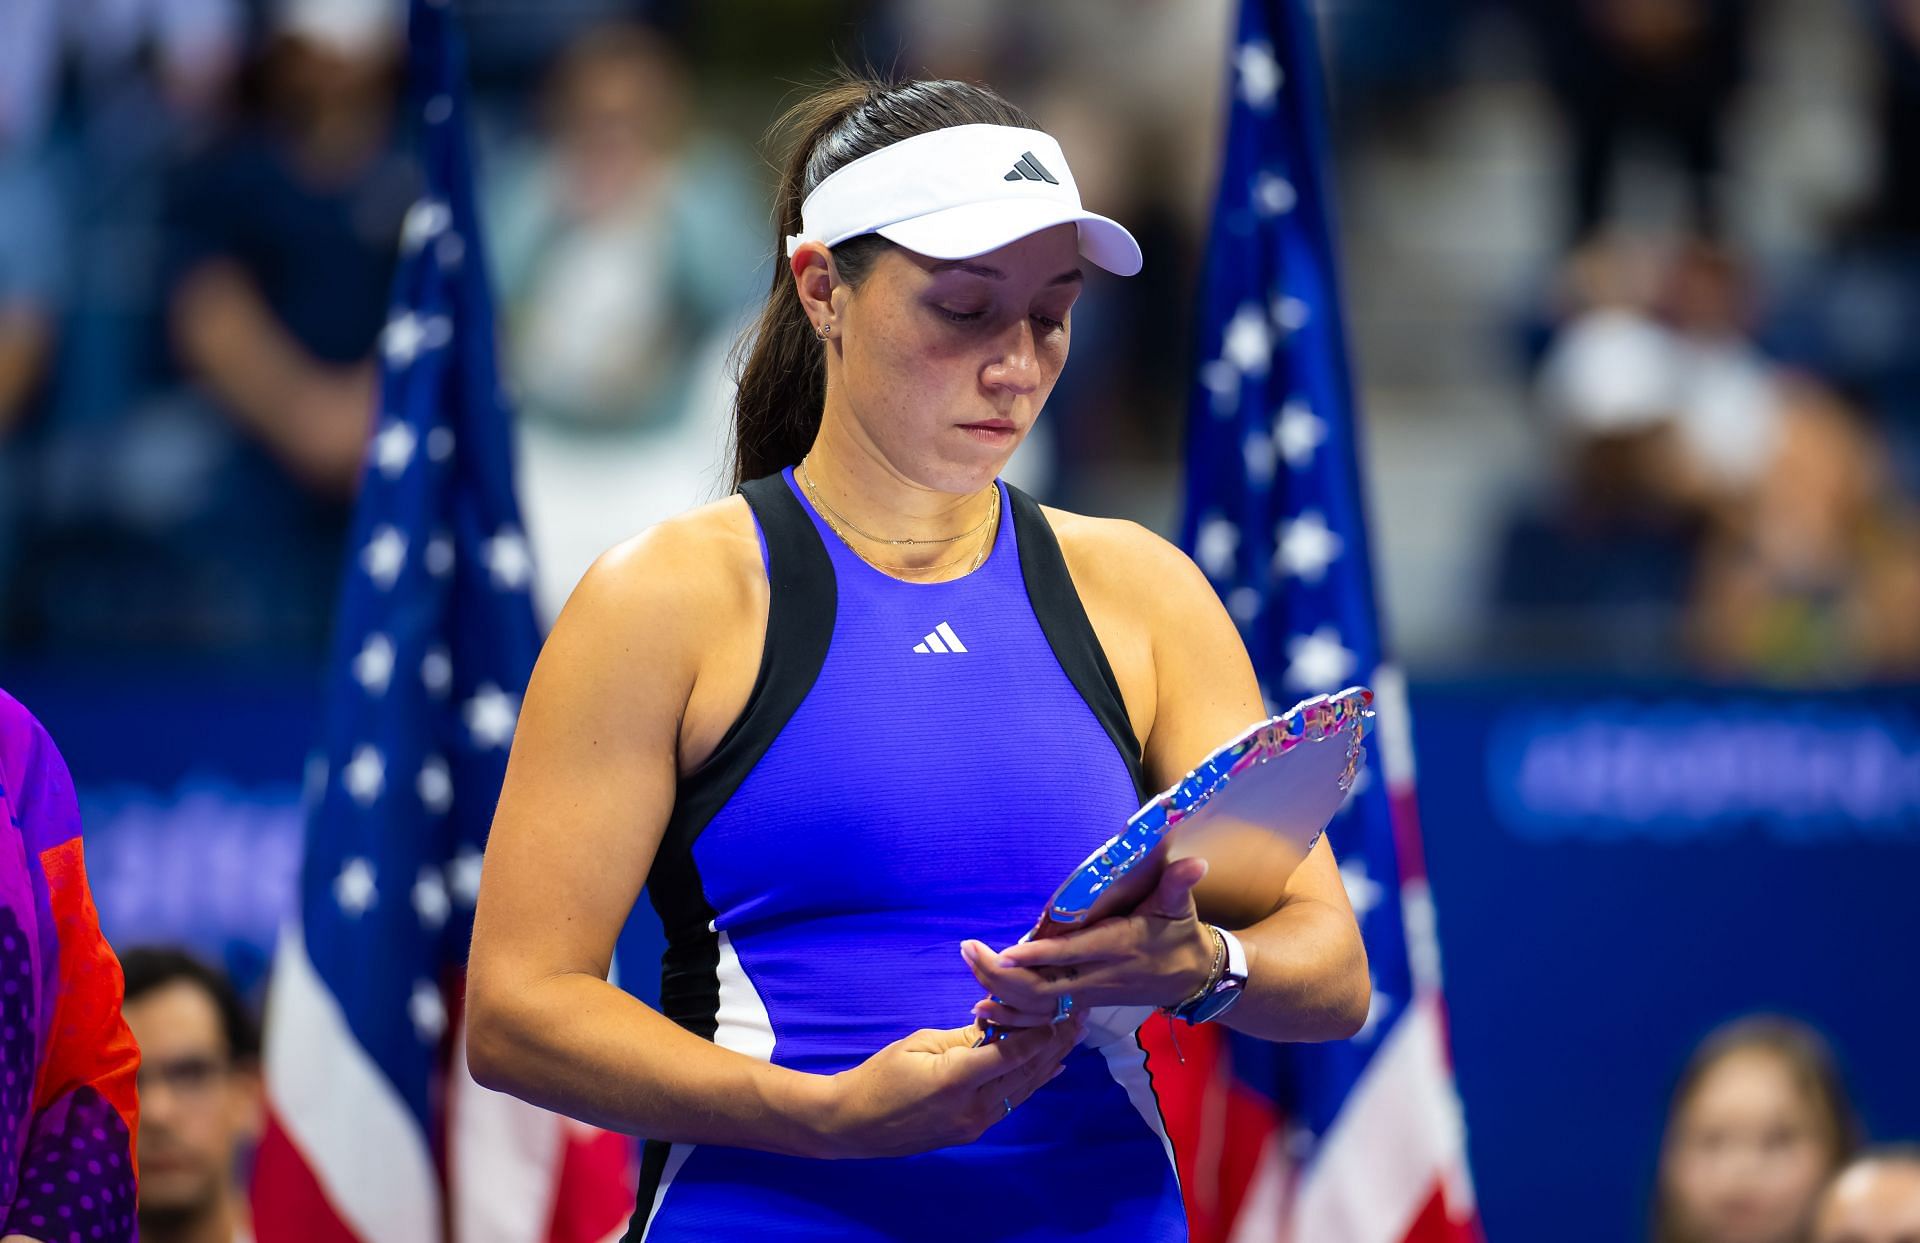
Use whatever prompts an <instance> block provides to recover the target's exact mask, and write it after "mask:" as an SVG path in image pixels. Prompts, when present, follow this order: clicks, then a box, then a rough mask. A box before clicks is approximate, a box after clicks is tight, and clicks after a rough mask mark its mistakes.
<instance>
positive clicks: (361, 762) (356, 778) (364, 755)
mask: <svg viewBox="0 0 1920 1243" xmlns="http://www.w3.org/2000/svg"><path fill="white" fill-rule="evenodd" d="M340 779H341V781H343V782H344V783H345V784H346V787H347V793H349V794H351V795H353V801H354V802H356V803H358V804H360V805H361V806H362V807H371V806H373V801H374V800H375V799H377V798H379V797H380V791H381V790H383V789H385V788H386V784H387V761H386V760H385V759H384V758H383V757H382V756H381V754H380V749H379V748H378V747H375V746H373V745H372V744H370V743H362V744H360V745H359V746H358V747H356V748H354V752H353V759H351V760H349V761H348V762H347V766H346V768H344V769H342V770H341V772H340Z"/></svg>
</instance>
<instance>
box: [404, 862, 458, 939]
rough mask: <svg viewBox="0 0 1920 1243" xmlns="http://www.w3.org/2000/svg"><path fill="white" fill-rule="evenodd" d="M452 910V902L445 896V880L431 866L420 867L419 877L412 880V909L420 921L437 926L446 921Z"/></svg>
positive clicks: (430, 926)
mask: <svg viewBox="0 0 1920 1243" xmlns="http://www.w3.org/2000/svg"><path fill="white" fill-rule="evenodd" d="M452 910H453V903H452V901H450V900H449V899H448V897H447V882H446V881H445V880H444V879H442V877H441V875H440V873H439V872H437V871H435V870H434V869H433V868H430V867H429V868H421V869H420V877H419V879H418V880H416V881H414V882H413V911H414V914H416V915H418V916H419V917H420V922H421V923H423V924H425V925H426V926H427V927H429V928H438V927H439V926H440V925H441V924H444V923H446V922H447V915H448V913H449V912H451V911H452Z"/></svg>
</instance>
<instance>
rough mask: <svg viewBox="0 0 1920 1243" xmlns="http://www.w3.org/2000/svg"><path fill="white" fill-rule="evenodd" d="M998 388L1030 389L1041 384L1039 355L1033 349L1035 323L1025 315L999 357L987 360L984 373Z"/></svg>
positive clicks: (1029, 391)
mask: <svg viewBox="0 0 1920 1243" xmlns="http://www.w3.org/2000/svg"><path fill="white" fill-rule="evenodd" d="M983 378H984V379H985V380H986V382H987V383H988V384H989V385H990V386H992V387H995V388H1004V389H1006V390H1008V391H1010V392H1014V393H1031V392H1033V391H1034V390H1035V389H1036V388H1038V387H1039V386H1040V359H1039V356H1038V354H1037V352H1036V351H1035V349H1034V340H1033V325H1032V324H1031V323H1030V322H1028V321H1027V320H1025V319H1022V320H1021V321H1020V322H1019V324H1018V325H1017V326H1016V327H1015V328H1014V330H1013V335H1012V336H1011V337H1010V338H1007V339H1006V340H1005V341H1004V344H1003V351H1002V353H1001V355H1000V357H998V358H996V359H995V360H994V361H993V362H992V363H990V364H988V366H987V369H986V373H985V375H984V376H983Z"/></svg>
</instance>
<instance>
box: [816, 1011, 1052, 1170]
mask: <svg viewBox="0 0 1920 1243" xmlns="http://www.w3.org/2000/svg"><path fill="white" fill-rule="evenodd" d="M1085 1030H1086V1028H1085V1026H1084V1023H1083V1021H1082V1020H1081V1019H1080V1018H1079V1017H1077V1016H1076V1017H1075V1018H1073V1019H1069V1020H1067V1021H1066V1022H1062V1023H1056V1024H1054V1025H1053V1026H1051V1027H1032V1028H1026V1029H1024V1030H1021V1031H1018V1032H1015V1033H1014V1034H1012V1035H1010V1036H1008V1037H1007V1038H1006V1039H1004V1040H996V1041H993V1042H992V1043H990V1044H985V1045H980V1046H979V1047H978V1048H976V1047H975V1044H976V1042H977V1041H979V1039H980V1036H981V1028H980V1026H979V1025H978V1024H973V1025H970V1026H967V1027H955V1028H950V1029H946V1030H941V1029H937V1028H923V1029H922V1030H920V1031H917V1032H914V1033H913V1034H912V1035H909V1036H906V1037H903V1038H901V1039H899V1040H896V1041H894V1042H893V1043H892V1044H890V1045H888V1046H887V1047H886V1048H884V1049H881V1050H880V1051H879V1052H878V1053H875V1054H874V1055H873V1056H872V1057H870V1058H868V1059H867V1060H866V1061H864V1062H862V1063H860V1064H859V1065H858V1066H855V1067H854V1068H852V1069H851V1070H844V1071H841V1072H840V1073H839V1074H837V1075H833V1076H831V1077H829V1078H828V1079H827V1081H826V1082H827V1105H826V1110H825V1113H824V1117H823V1118H822V1120H821V1121H822V1126H823V1129H824V1131H825V1140H826V1144H825V1151H823V1152H822V1153H820V1155H821V1156H827V1157H897V1156H905V1155H907V1154H909V1153H916V1152H926V1151H927V1150H929V1149H933V1148H945V1147H948V1146H949V1145H953V1144H970V1143H972V1142H973V1141H974V1140H976V1139H979V1138H980V1136H981V1135H983V1134H985V1133H986V1131H987V1129H988V1128H989V1127H991V1126H992V1125H993V1124H994V1123H996V1122H999V1121H1000V1120H1001V1119H1003V1118H1005V1117H1006V1116H1007V1115H1008V1114H1009V1113H1011V1112H1012V1111H1013V1110H1014V1109H1018V1108H1019V1107H1020V1103H1021V1102H1022V1101H1024V1100H1026V1099H1027V1098H1028V1097H1029V1096H1031V1095H1033V1093H1034V1092H1035V1091H1037V1090H1038V1089H1039V1088H1040V1087H1041V1085H1043V1084H1045V1083H1046V1082H1047V1080H1049V1079H1051V1078H1053V1076H1054V1075H1055V1074H1057V1073H1058V1072H1059V1070H1060V1064H1061V1062H1062V1061H1063V1060H1064V1059H1065V1058H1066V1056H1067V1054H1068V1053H1069V1052H1071V1051H1072V1049H1073V1047H1074V1046H1075V1045H1076V1044H1078V1043H1079V1042H1080V1037H1081V1035H1082V1034H1083V1033H1084V1032H1085Z"/></svg>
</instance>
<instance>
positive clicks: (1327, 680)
mask: <svg viewBox="0 0 1920 1243" xmlns="http://www.w3.org/2000/svg"><path fill="white" fill-rule="evenodd" d="M1358 663H1359V662H1358V660H1357V659H1356V658H1355V656H1354V654H1353V653H1352V652H1350V651H1348V650H1347V649H1346V648H1344V647H1342V646H1341V645H1340V633H1339V632H1338V631H1336V630H1335V629H1334V628H1333V627H1332V626H1321V627H1318V628H1317V629H1315V630H1314V632H1313V633H1312V634H1307V635H1295V636H1294V637H1293V638H1291V639H1288V640H1287V676H1286V683H1287V685H1288V686H1291V687H1294V688H1296V689H1299V690H1304V691H1331V690H1337V689H1338V688H1339V687H1341V686H1342V685H1344V684H1345V683H1346V680H1347V679H1348V678H1350V677H1352V676H1353V671H1354V669H1355V667H1356V666H1357V665H1358Z"/></svg>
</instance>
